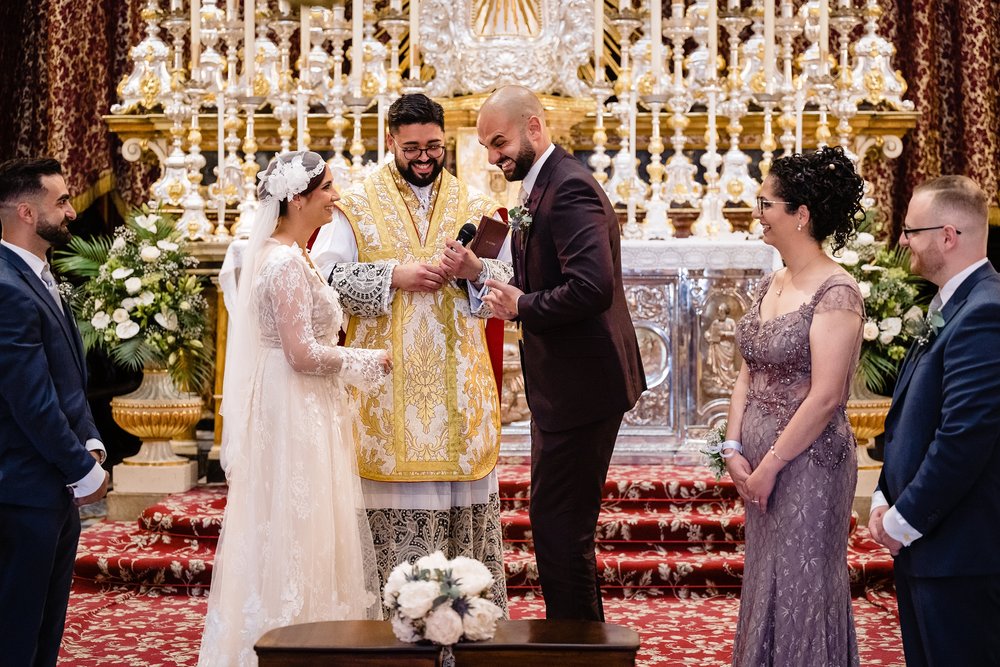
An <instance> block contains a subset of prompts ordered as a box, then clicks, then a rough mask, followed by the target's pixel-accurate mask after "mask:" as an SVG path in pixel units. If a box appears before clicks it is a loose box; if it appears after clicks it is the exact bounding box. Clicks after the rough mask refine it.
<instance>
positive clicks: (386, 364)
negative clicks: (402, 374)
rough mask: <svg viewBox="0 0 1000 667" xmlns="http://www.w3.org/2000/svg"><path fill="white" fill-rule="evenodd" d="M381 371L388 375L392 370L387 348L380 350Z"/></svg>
mask: <svg viewBox="0 0 1000 667" xmlns="http://www.w3.org/2000/svg"><path fill="white" fill-rule="evenodd" d="M381 365H382V372H383V373H385V374H386V375H388V374H389V373H391V372H392V355H390V354H389V351H388V350H382V362H381Z"/></svg>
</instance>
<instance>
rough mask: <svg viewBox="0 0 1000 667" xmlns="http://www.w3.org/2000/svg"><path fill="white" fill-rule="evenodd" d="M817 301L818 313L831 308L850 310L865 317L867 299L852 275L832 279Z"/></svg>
mask: <svg viewBox="0 0 1000 667" xmlns="http://www.w3.org/2000/svg"><path fill="white" fill-rule="evenodd" d="M818 297H819V298H818V300H817V302H816V310H815V312H817V313H825V312H827V311H831V310H848V311H850V312H852V313H854V314H855V315H857V316H858V317H860V318H862V319H864V317H865V300H864V299H863V298H862V296H861V291H860V290H859V289H858V285H857V283H855V282H854V279H853V278H851V277H850V276H842V277H837V278H835V279H834V280H832V281H830V283H829V285H828V286H827V288H826V289H825V290H824V291H823V293H822V294H820V295H818Z"/></svg>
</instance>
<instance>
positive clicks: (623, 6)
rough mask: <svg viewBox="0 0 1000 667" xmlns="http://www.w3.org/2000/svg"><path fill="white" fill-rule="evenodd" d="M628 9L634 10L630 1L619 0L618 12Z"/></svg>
mask: <svg viewBox="0 0 1000 667" xmlns="http://www.w3.org/2000/svg"><path fill="white" fill-rule="evenodd" d="M626 9H632V2H631V1H630V0H618V11H620V12H623V11H625V10H626Z"/></svg>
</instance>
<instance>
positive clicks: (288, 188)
mask: <svg viewBox="0 0 1000 667" xmlns="http://www.w3.org/2000/svg"><path fill="white" fill-rule="evenodd" d="M325 168H326V163H325V162H323V161H322V160H320V161H319V164H317V165H316V166H315V167H313V168H312V169H306V167H305V165H304V164H302V156H301V155H296V156H295V157H294V158H292V159H291V160H290V161H288V162H285V161H283V160H282V159H281V158H278V163H277V164H276V165H274V167H273V168H271V169H270V170H269V171H267V172H264V173H262V174H259V175H258V176H257V178H259V179H260V182H261V184H262V185H263V186H264V188H265V189H266V190H267V196H266V197H262V198H261V203H265V204H266V203H267V202H268V201H270V200H271V199H274V198H277V199H278V200H279V201H291V199H292V197H294V196H295V195H297V194H299V193H300V192H302V191H304V190H305V189H306V188H307V187H309V181H311V180H312V179H313V178H315V177H316V175H317V174H319V173H320V172H321V171H323V169H325Z"/></svg>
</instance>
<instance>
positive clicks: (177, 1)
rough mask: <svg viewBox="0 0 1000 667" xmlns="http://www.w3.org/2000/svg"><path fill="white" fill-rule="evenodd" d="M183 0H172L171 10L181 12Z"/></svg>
mask: <svg viewBox="0 0 1000 667" xmlns="http://www.w3.org/2000/svg"><path fill="white" fill-rule="evenodd" d="M181 3H182V0H170V11H172V12H179V11H180V10H181Z"/></svg>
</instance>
